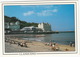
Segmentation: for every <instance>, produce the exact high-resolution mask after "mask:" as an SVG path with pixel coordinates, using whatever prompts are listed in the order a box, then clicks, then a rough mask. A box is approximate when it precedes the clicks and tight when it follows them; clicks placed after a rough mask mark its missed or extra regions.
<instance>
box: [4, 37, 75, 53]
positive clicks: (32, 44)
mask: <svg viewBox="0 0 80 57" xmlns="http://www.w3.org/2000/svg"><path fill="white" fill-rule="evenodd" d="M11 41H12V42H11ZM18 43H23V45H21V44H18ZM24 43H25V44H26V45H27V46H25V44H24ZM56 46H57V47H59V50H53V49H52V46H51V45H48V44H47V43H46V42H38V41H28V40H23V39H21V38H16V37H12V36H6V37H5V52H6V53H10V52H55V51H75V47H71V46H69V45H61V44H59V43H56Z"/></svg>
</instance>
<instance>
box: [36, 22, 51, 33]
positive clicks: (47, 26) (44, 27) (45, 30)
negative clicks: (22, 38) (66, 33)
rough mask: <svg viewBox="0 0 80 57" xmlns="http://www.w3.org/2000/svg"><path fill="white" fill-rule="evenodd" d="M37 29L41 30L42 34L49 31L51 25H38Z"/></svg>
mask: <svg viewBox="0 0 80 57" xmlns="http://www.w3.org/2000/svg"><path fill="white" fill-rule="evenodd" d="M38 28H41V29H42V30H43V31H44V32H48V31H51V25H50V24H48V23H39V24H38Z"/></svg>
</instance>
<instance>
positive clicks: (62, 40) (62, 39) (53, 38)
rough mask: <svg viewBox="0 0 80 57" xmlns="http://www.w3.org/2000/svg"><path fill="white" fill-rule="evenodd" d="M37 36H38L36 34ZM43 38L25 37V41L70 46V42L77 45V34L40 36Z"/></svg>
mask: <svg viewBox="0 0 80 57" xmlns="http://www.w3.org/2000/svg"><path fill="white" fill-rule="evenodd" d="M36 35H37V34H36ZM40 35H44V36H43V37H24V38H23V39H25V40H32V41H40V42H56V43H59V44H65V45H69V43H70V42H72V43H74V44H75V33H74V32H66V33H56V34H40Z"/></svg>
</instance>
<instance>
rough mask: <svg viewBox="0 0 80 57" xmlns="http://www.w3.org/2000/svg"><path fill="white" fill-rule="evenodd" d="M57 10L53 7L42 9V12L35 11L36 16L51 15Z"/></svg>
mask: <svg viewBox="0 0 80 57" xmlns="http://www.w3.org/2000/svg"><path fill="white" fill-rule="evenodd" d="M56 12H58V10H57V9H53V10H43V11H42V12H39V13H37V14H38V16H51V15H53V13H56Z"/></svg>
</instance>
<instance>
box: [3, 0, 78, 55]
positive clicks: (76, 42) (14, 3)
mask: <svg viewBox="0 0 80 57" xmlns="http://www.w3.org/2000/svg"><path fill="white" fill-rule="evenodd" d="M54 4H74V6H75V7H74V8H75V44H76V47H75V51H74V52H72V51H71V52H68V51H66V52H62V51H60V52H19V53H4V51H5V50H4V49H5V48H4V47H5V45H3V55H12V54H13V55H18V54H21V55H27V54H77V52H78V39H77V17H78V12H77V6H78V3H77V1H38V2H37V1H35V2H24V1H23V2H2V11H3V12H2V15H3V17H2V19H3V20H2V21H3V22H2V28H4V26H3V25H4V5H54ZM2 32H4V30H3V29H2ZM2 34H3V35H2V36H3V37H2V39H3V42H2V44H4V33H2Z"/></svg>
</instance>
